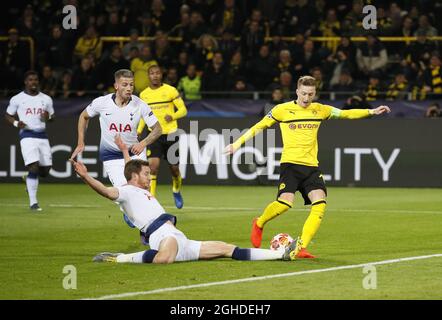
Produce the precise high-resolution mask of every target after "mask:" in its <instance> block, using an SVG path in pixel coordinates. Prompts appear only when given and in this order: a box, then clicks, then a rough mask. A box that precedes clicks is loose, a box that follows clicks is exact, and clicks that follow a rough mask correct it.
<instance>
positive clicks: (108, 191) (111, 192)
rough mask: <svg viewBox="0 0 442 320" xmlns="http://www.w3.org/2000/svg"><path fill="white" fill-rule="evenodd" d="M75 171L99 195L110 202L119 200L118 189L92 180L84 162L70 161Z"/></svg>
mask: <svg viewBox="0 0 442 320" xmlns="http://www.w3.org/2000/svg"><path fill="white" fill-rule="evenodd" d="M69 161H70V162H71V163H72V166H73V167H74V169H75V172H76V173H77V174H78V175H79V176H80V178H81V179H83V181H84V182H85V183H86V184H88V185H89V186H90V187H91V188H92V189H94V190H95V191H96V192H97V193H98V194H100V195H102V196H103V197H105V198H108V199H110V200H117V199H118V196H119V193H118V189H117V188H114V187H110V188H108V187H106V186H105V185H104V184H102V183H101V182H100V181H98V180H96V179H94V178H92V177H91V176H90V175H89V174H88V172H87V168H86V166H85V165H84V164H83V163H82V162H77V161H75V160H72V159H71V160H69Z"/></svg>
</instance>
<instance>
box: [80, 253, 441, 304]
mask: <svg viewBox="0 0 442 320" xmlns="http://www.w3.org/2000/svg"><path fill="white" fill-rule="evenodd" d="M436 257H438V258H440V257H442V254H432V255H426V256H417V257H408V258H399V259H391V260H383V261H377V262H367V263H361V264H353V265H347V266H340V267H332V268H324V269H316V270H306V271H298V272H290V273H281V274H273V275H268V276H261V277H253V278H242V279H236V280H226V281H217V282H208V283H200V284H194V285H189V286H179V287H170V288H161V289H155V290H149V291H138V292H127V293H120V294H111V295H106V296H101V297H98V298H85V299H82V300H109V299H119V298H128V297H135V296H141V295H149V294H156V293H163V292H171V291H180V290H187V289H195V288H203V287H213V286H220V285H228V284H235V283H243V282H253V281H260V280H268V279H275V278H286V277H293V276H300V275H304V274H312V273H322V272H329V271H338V270H348V269H357V268H362V267H365V266H375V265H383V264H392V263H398V262H403V261H413V260H422V259H430V258H436Z"/></svg>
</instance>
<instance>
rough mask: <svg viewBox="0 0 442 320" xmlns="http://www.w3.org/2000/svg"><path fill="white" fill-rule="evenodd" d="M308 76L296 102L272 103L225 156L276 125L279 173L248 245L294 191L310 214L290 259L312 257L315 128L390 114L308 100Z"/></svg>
mask: <svg viewBox="0 0 442 320" xmlns="http://www.w3.org/2000/svg"><path fill="white" fill-rule="evenodd" d="M315 84H316V81H315V79H314V78H313V77H310V76H304V77H301V78H299V80H298V87H297V90H296V94H297V97H298V98H297V100H296V101H291V102H286V103H281V104H278V105H276V106H275V107H274V108H273V109H272V110H271V111H270V112H269V114H267V115H266V116H265V117H264V118H263V119H262V120H261V121H260V122H258V123H257V124H255V125H254V126H253V127H252V128H250V129H249V130H248V131H247V132H246V133H245V134H244V135H243V136H241V137H240V138H239V139H238V140H236V141H235V142H234V143H233V144H230V145H228V146H227V147H226V149H225V153H227V154H233V153H234V152H235V151H236V150H238V149H239V148H240V147H241V145H242V144H243V143H245V141H247V140H249V139H251V138H252V137H254V136H255V135H256V134H258V133H259V132H261V131H262V130H264V129H266V128H269V127H271V126H272V125H274V124H275V123H279V125H280V128H281V133H282V141H283V150H282V155H281V161H280V162H281V173H280V179H279V187H278V195H277V199H276V201H274V202H272V203H270V204H269V205H268V206H267V207H266V208H265V209H264V212H263V214H262V215H261V216H260V217H258V218H255V219H254V220H253V225H252V234H251V241H252V244H253V246H255V247H260V246H261V240H262V231H263V228H264V225H265V223H266V222H268V221H270V220H271V219H273V218H275V217H276V216H278V215H280V214H282V213H284V212H286V211H287V210H288V209H290V208H291V207H292V205H293V200H294V197H295V192H296V191H299V192H301V194H302V196H303V198H304V201H305V204H306V205H307V204H311V205H312V206H311V211H310V215H309V216H308V218H307V220H306V221H305V224H304V227H303V229H302V234H301V237H298V239H297V240H296V243H295V246H296V247H295V250H293V251H292V253H291V258H292V259H293V260H294V259H296V258H314V256H313V255H311V254H310V253H309V252H308V251H307V250H306V248H307V246H308V245H309V243H310V241H311V240H312V238H313V237H314V235H315V234H316V232H317V231H318V229H319V226H320V224H321V220H322V217H323V216H324V212H325V207H326V194H327V189H326V187H325V183H324V180H323V178H322V174H321V171H320V170H319V168H318V157H317V155H318V139H317V136H318V130H319V126H320V125H321V122H322V121H323V120H328V119H361V118H366V117H369V116H373V115H380V114H383V113H388V112H390V108H389V107H387V106H380V107H377V108H376V109H353V110H340V109H337V108H334V107H332V106H328V105H324V104H321V103H316V102H313V99H314V97H315V95H316V87H315Z"/></svg>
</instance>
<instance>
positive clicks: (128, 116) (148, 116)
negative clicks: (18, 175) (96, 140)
mask: <svg viewBox="0 0 442 320" xmlns="http://www.w3.org/2000/svg"><path fill="white" fill-rule="evenodd" d="M114 86H115V93H114V94H108V95H105V96H102V97H98V98H96V99H94V100H93V101H92V103H91V104H90V105H88V106H87V107H86V109H85V110H84V111H83V112H82V113H81V114H80V117H79V119H78V143H77V147H76V148H75V150H74V152H73V153H72V156H71V160H72V159H74V158H75V157H76V156H77V155H78V154H79V153H80V152H83V150H84V147H85V144H84V137H85V133H86V129H87V125H88V122H89V119H90V118H93V117H95V116H99V117H100V129H101V139H100V160H101V161H103V167H104V170H105V171H106V173H107V175H108V176H109V180H110V181H111V183H112V185H113V186H115V187H119V186H122V185H124V184H126V183H127V181H126V178H125V177H124V157H123V153H122V152H121V151H120V150H119V149H118V147H117V145H116V144H115V142H114V137H115V135H116V134H119V135H120V136H121V139H122V140H123V141H124V143H125V144H126V145H128V146H130V156H131V158H132V159H142V160H146V146H148V145H150V144H151V143H152V142H154V141H155V140H157V139H158V137H159V136H161V133H162V129H161V125H160V124H159V122H158V120H157V118H156V117H155V115H154V114H153V112H152V110H151V109H150V107H149V106H148V105H147V104H146V103H145V102H144V101H143V100H141V99H140V98H138V97H136V96H134V95H132V93H133V90H134V75H133V73H132V71H130V70H126V69H121V70H118V71H117V72H115V84H114ZM141 118H142V119H143V120H144V121H145V122H146V124H147V126H148V127H149V128H151V132H150V134H149V135H148V136H147V137H146V138H145V139H144V140H142V141H138V138H137V127H138V123H139V122H140V119H141ZM124 219H125V221H126V222H127V223H128V224H129V226H131V227H133V225H131V223H130V222H129V221H128V220H127V217H126V215H124Z"/></svg>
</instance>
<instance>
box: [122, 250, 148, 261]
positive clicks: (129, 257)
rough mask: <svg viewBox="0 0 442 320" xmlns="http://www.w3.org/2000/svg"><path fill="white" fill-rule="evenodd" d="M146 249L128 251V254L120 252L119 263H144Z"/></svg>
mask: <svg viewBox="0 0 442 320" xmlns="http://www.w3.org/2000/svg"><path fill="white" fill-rule="evenodd" d="M144 252H145V251H140V252H135V253H128V254H120V255H119V256H118V257H117V262H118V263H143V255H144Z"/></svg>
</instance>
